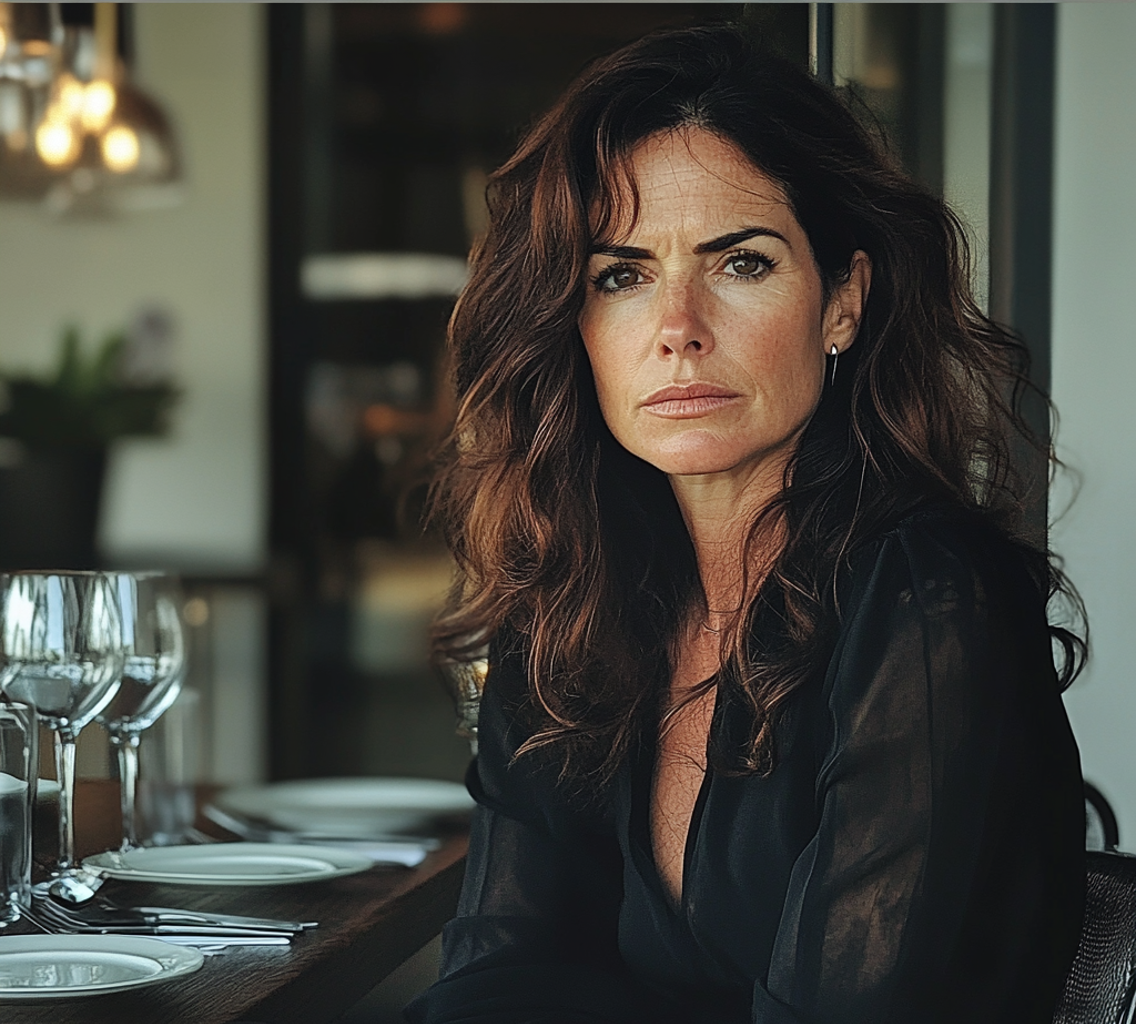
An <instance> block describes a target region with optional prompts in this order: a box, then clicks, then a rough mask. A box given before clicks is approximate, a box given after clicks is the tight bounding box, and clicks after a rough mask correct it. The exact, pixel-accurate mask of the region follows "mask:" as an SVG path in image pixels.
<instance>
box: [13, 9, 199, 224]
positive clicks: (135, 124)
mask: <svg viewBox="0 0 1136 1024" xmlns="http://www.w3.org/2000/svg"><path fill="white" fill-rule="evenodd" d="M6 6H7V7H9V8H12V9H15V8H22V7H33V6H39V7H48V6H54V5H46V4H41V5H35V4H8V5H6ZM94 9H95V14H94V28H93V29H91V28H88V27H86V26H68V27H67V28H66V30H65V31H64V33H63V41H62V45H61V46H58V47H57V53H58V56H57V58H56V60H55V64H54V66H55V74H54V76H53V77H52V79H51V81H50V85H49V87H48V88H47V90H46V95H45V96H44V97H41V98H39V100H38V101H37V102H38V105H36V106H35V108H34V114H33V115H32V118H31V121H30V123H31V125H32V130H31V131H30V134H29V137H30V148H31V150H32V151H33V154H34V156H33V160H34V162H35V163H36V165H37V173H38V176H39V180H40V182H41V183H42V184H41V191H40V194H41V195H42V196H43V202H44V206H45V208H46V209H47V210H48V212H50V213H52V214H55V215H66V216H78V215H110V214H116V213H122V212H127V211H134V210H145V209H153V208H156V207H162V206H171V205H174V204H176V203H178V202H180V201H181V199H182V197H183V193H182V188H181V184H180V178H181V172H180V161H179V157H178V150H177V144H176V140H175V138H174V134H173V131H172V128H171V126H170V122H169V119H168V118H167V117H166V116H165V114H164V112H163V111H162V109H161V107H160V106H159V105H158V104H157V103H156V102H155V101H154V100H153V99H151V98H150V97H149V96H147V95H146V94H145V93H144V92H143V91H142V90H140V89H138V88H137V87H136V86H135V85H134V84H133V83H132V82H131V81H130V79H129V76H128V74H127V72H126V69H125V67H124V66H123V64H122V62H121V61H120V60H119V58H118V52H117V38H118V21H117V14H118V8H117V5H116V4H113V3H97V4H94ZM0 116H2V115H0ZM27 148H28V142H27V141H25V153H26V150H27ZM25 160H26V156H25ZM33 191H34V190H33Z"/></svg>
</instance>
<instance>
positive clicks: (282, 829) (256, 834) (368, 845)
mask: <svg viewBox="0 0 1136 1024" xmlns="http://www.w3.org/2000/svg"><path fill="white" fill-rule="evenodd" d="M472 808H473V799H472V798H471V797H470V795H469V793H468V792H467V791H466V789H465V787H464V786H461V785H459V784H457V783H454V782H445V781H442V780H440V779H416V778H383V777H377V778H330V779H297V780H292V781H288V782H277V783H270V784H268V785H263V786H245V787H237V788H233V789H228V790H224V791H222V792H221V793H219V794H217V796H216V797H215V798H214V800H213V801H212V802H211V803H210V804H208V805H207V806H206V807H205V809H204V812H203V813H204V814H205V816H206V817H207V818H209V819H210V820H211V821H213V822H214V823H215V824H217V825H220V826H221V827H222V828H224V829H226V830H227V831H229V832H231V833H233V834H234V835H237V836H240V837H242V838H243V839H246V840H250V841H261V842H268V843H284V844H298V845H306V844H318V845H324V844H330V845H334V846H338V847H341V848H343V849H350V850H354V851H357V852H359V853H362V854H365V855H367V856H369V857H370V858H371V859H372V860H373V861H374V862H375V863H376V864H401V865H403V866H406V867H416V866H417V865H418V864H420V863H421V862H422V861H423V860H424V859H425V858H426V856H427V854H429V853H430V852H431V851H432V850H435V849H437V848H438V846H439V845H440V840H439V838H438V835H437V833H442V834H444V833H445V832H446V831H447V830H448V829H452V828H453V827H454V826H455V825H464V824H466V823H467V822H468V820H469V815H470V812H471V810H472Z"/></svg>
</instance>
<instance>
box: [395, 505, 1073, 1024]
mask: <svg viewBox="0 0 1136 1024" xmlns="http://www.w3.org/2000/svg"><path fill="white" fill-rule="evenodd" d="M845 582H846V583H847V587H846V589H845V590H844V593H845V601H844V613H845V614H844V623H843V626H842V628H841V631H840V635H839V638H838V640H837V643H836V646H835V649H834V651H833V654H832V657H831V661H830V663H829V665H828V670H827V673H826V675H825V677H824V679H823V683H821V682H820V681H818V683H817V684H816V685H815V686H813V687H811V688H810V687H804V688H802V689H801V690H799V691H798V693H797V695H796V696H795V697H794V699H793V703H792V706H791V709H790V712H789V714H788V716H787V717H786V718H785V719H784V720H783V721H782V725H781V728H780V732H779V742H778V762H777V766H776V768H775V769H774V770H773V772H772V773H770V774H769V775H767V776H764V777H758V776H744V777H732V776H724V775H721V774H716V773H714V772H713V771H710V772H707V774H706V776H705V779H704V781H703V784H702V788H701V791H700V793H699V796H698V800H697V803H696V805H695V809H694V814H693V817H692V820H691V823H690V832H689V835H688V838H687V843H686V855H685V863H684V871H683V887H682V888H683V895H682V904H681V906H680V907H678V908H675V907H674V906H673V903H672V902H671V901H670V899H669V898H668V896H667V895H666V891H665V890H664V888H663V885H662V883H661V881H660V878H659V875H658V873H657V871H656V868H655V864H654V859H653V855H652V844H651V837H650V833H649V818H650V816H649V799H650V787H651V774H652V766H653V764H654V759H655V751H654V750H651V749H647V750H644V751H642V753H641V755H640V756H637V757H636V758H633V762H634V763H631V764H628V765H627V766H626V770H625V771H623V772H622V773H621V774H620V776H619V778H618V781H617V783H616V784H615V785H614V786H613V788H612V790H611V792H610V794H609V795H608V797H607V798H605V800H604V801H602V806H600V807H598V808H597V807H595V806H592V807H591V808H588V807H586V806H582V805H581V803H580V801H578V800H576V799H573V798H572V797H570V796H567V795H565V793H564V792H563V790H562V788H561V787H559V786H558V785H557V783H556V781H555V775H554V773H553V772H551V771H549V770H548V769H547V768H545V767H541V766H539V765H537V764H535V763H534V761H533V759H532V758H529V757H522V758H520V759H519V760H517V761H516V762H512V760H511V759H512V754H513V752H514V751H515V750H516V748H517V746H518V745H519V743H520V742H521V741H522V739H523V737H522V735H521V734H520V731H519V727H518V725H517V723H516V721H515V719H514V718H513V717H512V716H511V715H510V711H509V706H510V702H509V699H508V698H507V697H506V696H504V695H506V694H510V693H515V692H518V691H523V686H524V681H523V675H522V673H523V665H522V664H520V660H519V659H517V658H504V659H501V658H498V659H495V660H493V659H491V670H490V676H489V680H488V684H487V687H486V692H485V696H484V700H483V704H482V712H481V725H480V755H479V757H478V759H477V760H476V761H475V763H474V764H473V765H472V766H471V771H470V775H469V785H470V789H471V791H472V792H473V795H474V796H475V798H476V799H477V802H478V805H479V806H478V809H477V812H476V814H475V818H474V823H473V833H472V841H471V848H470V856H469V862H468V867H467V870H466V879H465V887H464V889H463V891H462V898H461V903H460V906H459V909H458V915H457V917H456V918H455V920H454V921H452V922H450V924H449V925H447V927H446V929H445V932H444V933H443V934H444V962H443V969H442V980H441V981H439V982H438V983H437V984H436V985H435V986H434V987H433V988H431V989H430V990H429V991H428V992H427V993H426V994H425V995H423V996H421V997H420V998H419V999H418V1000H417V1001H416V1002H415V1003H414V1004H412V1005H411V1007H410V1008H409V1009H408V1011H407V1016H408V1017H409V1019H410V1020H411V1021H415V1022H430V1024H444V1022H445V1024H450V1022H453V1024H456V1022H459V1021H460V1022H462V1024H521V1022H533V1021H549V1022H551V1021H555V1022H564V1024H568V1022H572V1024H575V1022H580V1024H583V1022H585V1021H586V1022H607V1021H610V1022H620V1024H629V1022H638V1021H644V1022H646V1021H650V1022H667V1021H674V1022H691V1024H695V1022H697V1024H743V1022H752V1024H806V1022H807V1024H861V1022H863V1024H869V1022H870V1024H892V1022H918V1024H928V1022H936V1021H943V1022H948V1021H949V1022H952V1024H958V1022H964V1021H965V1022H967V1024H995V1022H997V1024H1005V1022H1008V1021H1014V1022H1022V1024H1032V1022H1036V1024H1042V1022H1049V1021H1051V1020H1052V1017H1053V1009H1054V1005H1055V1003H1056V1000H1057V996H1058V993H1059V992H1060V988H1061V984H1062V981H1063V979H1064V976H1065V973H1066V971H1067V969H1068V966H1069V964H1070V962H1071V961H1072V957H1073V953H1074V951H1075V950H1076V946H1077V940H1078V936H1079V934H1080V924H1081V915H1082V909H1083V900H1084V882H1085V861H1084V797H1083V790H1082V783H1081V775H1080V765H1079V760H1078V755H1077V748H1076V745H1075V743H1074V740H1073V737H1072V734H1071V732H1070V729H1069V724H1068V721H1067V719H1066V716H1065V711H1064V708H1063V705H1062V703H1061V698H1060V695H1059V692H1058V686H1057V681H1056V676H1055V673H1054V669H1053V663H1052V653H1051V647H1050V640H1049V636H1048V633H1047V630H1046V623H1045V610H1044V604H1043V601H1042V600H1041V598H1040V597H1039V596H1038V594H1037V592H1036V588H1035V587H1034V586H1033V585H1032V583H1031V582H1030V580H1029V578H1028V576H1027V575H1026V573H1025V570H1024V568H1023V566H1022V564H1021V562H1020V560H1019V559H1018V557H1017V556H1016V555H1015V554H1014V552H1013V550H1012V549H1011V548H1010V546H1009V545H1007V544H1006V543H1005V542H1004V541H1001V540H1000V539H998V538H997V537H995V536H994V535H993V534H992V533H991V532H990V531H988V530H987V529H985V528H984V527H981V526H977V525H975V524H973V523H971V522H969V521H967V520H966V519H964V518H962V517H954V516H952V515H949V514H943V513H928V512H924V513H921V514H919V515H916V516H913V517H911V518H908V519H907V520H905V521H904V522H902V523H901V524H900V525H899V526H898V527H896V528H895V529H894V530H892V531H891V532H889V533H887V534H886V535H885V536H883V537H882V538H880V539H879V540H878V541H877V542H876V543H874V544H872V545H870V546H869V547H868V548H867V549H865V550H864V551H863V552H862V553H861V557H860V558H858V559H856V560H854V568H853V569H851V570H850V573H849V578H848V579H847V580H846V581H845ZM719 699H720V700H721V699H722V698H721V697H719ZM723 710H724V712H725V713H724V714H722V715H716V716H715V728H718V727H724V728H728V727H729V720H730V715H731V713H732V712H731V709H730V708H728V707H727V708H725V709H723ZM723 722H724V723H725V724H724V725H720V723H723Z"/></svg>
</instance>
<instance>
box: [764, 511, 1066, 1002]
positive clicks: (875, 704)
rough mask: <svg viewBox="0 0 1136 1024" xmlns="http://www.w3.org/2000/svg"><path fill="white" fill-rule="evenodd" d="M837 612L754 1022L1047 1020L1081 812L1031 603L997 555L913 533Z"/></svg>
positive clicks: (940, 535) (1037, 607)
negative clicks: (807, 819)
mask: <svg viewBox="0 0 1136 1024" xmlns="http://www.w3.org/2000/svg"><path fill="white" fill-rule="evenodd" d="M848 612H849V620H850V621H849V625H848V628H847V629H846V630H845V631H844V634H843V639H842V642H841V645H840V646H839V647H838V650H837V652H836V657H835V658H834V659H833V664H832V666H831V667H830V671H829V677H828V679H827V681H826V686H827V696H828V708H829V712H830V715H831V723H832V736H833V739H832V743H831V747H830V749H829V752H828V755H827V757H826V758H825V760H824V764H823V766H822V769H821V772H820V776H819V779H818V785H817V802H818V808H819V813H820V827H819V829H818V831H817V833H816V835H815V837H814V839H813V840H812V842H811V843H810V844H809V845H808V846H807V847H806V848H805V850H804V851H803V853H802V854H801V856H800V858H799V859H798V861H797V863H796V865H795V867H794V871H793V874H792V877H791V881H790V886H789V891H788V894H787V897H786V902H785V909H784V914H783V917H782V921H781V924H780V928H779V931H778V936H777V942H776V945H775V948H774V953H773V957H772V961H771V966H770V972H769V977H768V983H767V984H766V985H761V984H759V985H757V986H756V987H755V995H754V1010H753V1017H754V1021H755V1024H801V1022H808V1024H853V1022H857V1024H858V1022H864V1024H867V1022H871V1024H891V1022H900V1021H903V1022H906V1021H912V1022H916V1021H917V1022H920V1024H926V1022H932V1021H944V1022H945V1021H951V1022H957V1021H967V1022H968V1024H987V1022H988V1024H994V1022H1004V1021H1008V1020H1014V1021H1021V1022H1039V1024H1040V1022H1042V1021H1050V1020H1052V1014H1053V1007H1054V1003H1055V1001H1056V998H1057V994H1058V992H1059V990H1060V985H1061V983H1062V980H1063V977H1064V974H1065V971H1066V970H1067V968H1068V965H1069V963H1070V962H1071V961H1072V957H1073V953H1074V951H1075V949H1076V944H1077V939H1078V936H1079V932H1080V915H1081V908H1082V900H1083V889H1084V878H1085V874H1084V871H1085V869H1084V817H1083V815H1084V806H1083V795H1082V789H1081V779H1080V769H1079V762H1078V758H1077V752H1076V747H1075V744H1074V743H1073V739H1072V736H1071V733H1070V731H1069V726H1068V722H1067V720H1066V718H1065V715H1064V711H1063V708H1062V706H1061V702H1060V697H1059V695H1058V692H1057V684H1056V679H1055V676H1054V673H1053V668H1052V662H1051V655H1050V646H1049V639H1048V635H1047V633H1046V630H1045V621H1044V609H1043V607H1042V603H1041V601H1040V599H1039V598H1038V597H1037V596H1036V595H1035V594H1034V592H1033V590H1032V588H1031V586H1030V584H1029V582H1028V580H1027V579H1026V577H1025V574H1024V571H1023V570H1022V569H1021V567H1020V566H1019V565H1018V564H1017V562H1016V560H1015V558H1014V556H1013V555H1012V553H1011V552H1009V550H1008V549H1007V548H1006V547H1005V545H1001V544H999V543H996V542H989V543H987V542H984V541H982V539H981V538H980V537H979V538H978V539H976V538H974V537H970V538H963V537H960V535H959V533H958V531H957V530H956V531H955V532H954V533H952V532H951V531H950V529H949V528H948V529H944V528H942V527H940V528H938V530H936V529H928V528H926V527H923V528H919V527H913V528H910V529H907V530H903V531H900V532H897V533H896V534H892V535H889V537H888V538H887V539H885V541H884V542H883V546H882V548H881V549H880V551H879V554H878V557H877V560H876V562H875V565H874V567H873V568H872V570H871V572H870V575H868V577H867V580H866V584H865V585H864V586H862V587H861V588H860V592H859V593H858V594H857V595H856V596H855V597H854V598H853V600H852V602H851V603H850V606H849V608H848Z"/></svg>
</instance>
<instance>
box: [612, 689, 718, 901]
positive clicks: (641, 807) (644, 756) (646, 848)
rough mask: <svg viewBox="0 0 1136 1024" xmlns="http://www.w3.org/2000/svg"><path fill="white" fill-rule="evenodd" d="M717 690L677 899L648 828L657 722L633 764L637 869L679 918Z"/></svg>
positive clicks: (698, 822)
mask: <svg viewBox="0 0 1136 1024" xmlns="http://www.w3.org/2000/svg"><path fill="white" fill-rule="evenodd" d="M713 678H714V677H713V676H711V677H710V678H709V679H707V680H705V682H707V683H709V682H710V681H711V680H712V679H713ZM719 696H720V691H719V690H718V688H717V686H715V687H714V703H713V707H712V708H711V712H710V729H709V730H707V734H706V745H707V750H706V768H705V769H704V771H703V773H702V779H701V781H700V782H699V784H698V793H697V795H696V796H695V798H694V805H693V807H692V808H691V810H690V821H689V822H688V823H687V827H686V835H685V836H684V837H683V842H682V872H681V878H680V881H681V885H682V888H681V891H680V892H679V898H678V899H677V900H676V899H675V898H674V896H673V895H672V893H671V891H670V889H669V888H668V886H667V884H666V882H665V881H664V880H663V876H662V872H661V871H660V870H659V863H658V860H657V859H656V857H655V841H654V836H653V834H652V831H651V811H652V806H653V805H652V801H653V799H654V789H655V772H656V769H657V766H658V760H659V725H660V723H658V722H656V723H655V725H654V727H653V728H652V729H650V730H649V731H648V734H647V736H648V738H647V740H646V741H645V742H644V743H643V744H642V747H641V754H640V757H639V758H638V763H637V764H636V766H635V774H634V779H633V784H632V788H631V821H630V825H631V834H632V837H633V839H634V842H633V847H634V848H637V849H638V850H639V853H640V860H641V865H640V873H641V874H643V875H644V876H645V878H646V880H647V882H648V884H649V885H650V887H651V888H652V889H653V890H654V891H655V894H656V895H657V896H658V898H659V900H660V902H661V903H662V904H663V906H665V907H666V908H667V910H668V911H669V912H670V914H671V915H672V916H674V917H675V918H679V919H685V918H686V915H687V912H688V909H689V902H690V897H689V893H690V880H691V871H692V867H691V865H692V864H693V863H694V860H695V858H696V856H697V851H698V847H699V836H700V834H701V831H702V818H703V814H704V811H705V807H706V801H707V798H708V796H709V791H710V781H711V768H710V757H709V745H710V732H711V731H712V730H713V728H714V721H715V719H716V718H717V715H718V699H719Z"/></svg>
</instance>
